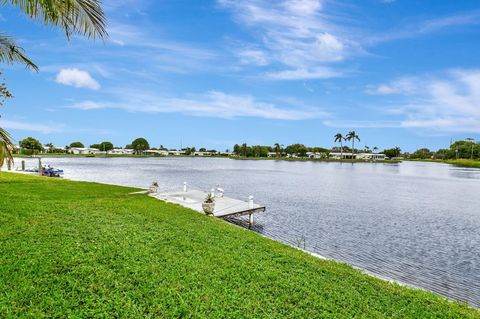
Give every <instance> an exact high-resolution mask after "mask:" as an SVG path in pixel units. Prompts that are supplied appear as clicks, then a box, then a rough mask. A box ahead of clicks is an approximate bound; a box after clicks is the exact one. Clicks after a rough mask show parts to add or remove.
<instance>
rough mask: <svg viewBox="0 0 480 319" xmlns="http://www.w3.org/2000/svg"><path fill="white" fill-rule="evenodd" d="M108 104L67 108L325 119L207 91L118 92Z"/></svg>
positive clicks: (309, 110) (318, 113) (314, 112)
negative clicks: (170, 94) (187, 93)
mask: <svg viewBox="0 0 480 319" xmlns="http://www.w3.org/2000/svg"><path fill="white" fill-rule="evenodd" d="M114 94H115V95H116V99H115V100H114V101H111V102H101V101H100V102H96V101H82V102H79V103H74V104H72V105H70V106H69V107H72V108H77V109H82V110H94V109H102V108H111V109H123V110H125V111H128V112H142V113H181V114H185V115H190V116H198V117H216V118H226V119H231V118H237V117H256V118H264V119H273V120H303V119H310V118H318V117H325V116H326V112H324V111H322V110H320V109H319V108H314V107H304V106H302V107H300V108H299V107H293V106H292V105H289V104H288V102H287V105H284V106H278V105H276V104H274V103H271V102H264V101H259V100H257V99H256V98H254V97H253V96H251V95H235V94H227V93H224V92H219V91H210V92H207V93H205V94H203V95H198V96H192V97H180V98H179V97H164V96H160V95H157V94H154V93H152V92H145V91H137V92H133V91H131V90H130V91H128V90H119V91H118V92H117V93H114Z"/></svg>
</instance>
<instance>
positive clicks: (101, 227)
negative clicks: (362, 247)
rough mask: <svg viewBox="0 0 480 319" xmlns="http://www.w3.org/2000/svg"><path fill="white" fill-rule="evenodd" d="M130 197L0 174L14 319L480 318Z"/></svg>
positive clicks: (5, 269)
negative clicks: (151, 318) (19, 317)
mask: <svg viewBox="0 0 480 319" xmlns="http://www.w3.org/2000/svg"><path fill="white" fill-rule="evenodd" d="M131 190H132V189H131V188H126V187H120V186H111V185H103V184H96V183H86V182H73V181H67V180H59V179H48V178H41V177H35V176H28V175H23V174H14V173H3V172H2V173H0V192H1V193H2V203H1V204H2V205H1V210H0V244H1V246H0V247H2V249H1V250H0V291H1V292H2V293H0V313H2V314H4V315H5V316H6V317H15V316H25V317H43V316H46V317H67V316H71V317H112V316H115V317H125V318H137V317H138V318H144V317H163V318H177V317H187V318H193V317H195V318H198V317H200V318H226V317H228V318H237V317H238V318H279V317H282V318H314V317H324V318H352V317H356V318H378V317H388V318H480V312H479V311H478V310H476V309H473V308H469V307H467V306H466V305H464V304H459V303H456V302H450V301H447V300H446V299H444V298H441V297H438V296H436V295H434V294H432V293H429V292H425V291H421V290H415V289H410V288H406V287H403V286H401V285H398V284H393V283H388V282H385V281H383V280H380V279H376V278H373V277H371V276H368V275H366V274H364V273H362V272H360V271H358V270H355V269H353V268H352V267H350V266H348V265H345V264H341V263H337V262H334V261H328V260H321V259H318V258H315V257H313V256H310V255H309V254H307V253H304V252H301V251H299V250H297V249H295V248H292V247H289V246H286V245H284V244H281V243H278V242H275V241H273V240H269V239H267V238H264V237H262V236H260V235H259V234H256V233H254V232H251V231H247V230H244V229H241V228H238V227H231V226H230V225H229V224H227V223H225V222H223V221H219V220H216V219H214V218H211V217H207V216H204V215H201V214H198V213H196V212H193V211H191V210H188V209H185V208H182V207H180V206H177V205H173V204H167V203H164V202H161V201H158V200H156V199H153V198H149V197H147V196H143V195H136V196H132V195H127V193H128V192H129V191H131Z"/></svg>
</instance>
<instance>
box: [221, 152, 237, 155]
mask: <svg viewBox="0 0 480 319" xmlns="http://www.w3.org/2000/svg"><path fill="white" fill-rule="evenodd" d="M217 155H220V156H235V153H233V152H218V153H217Z"/></svg>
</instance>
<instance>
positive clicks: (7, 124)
mask: <svg viewBox="0 0 480 319" xmlns="http://www.w3.org/2000/svg"><path fill="white" fill-rule="evenodd" d="M0 127H2V128H5V129H8V130H21V131H30V132H40V133H44V134H49V133H55V132H62V131H63V125H61V124H58V123H57V124H54V125H52V124H41V123H31V122H23V121H10V120H5V119H0Z"/></svg>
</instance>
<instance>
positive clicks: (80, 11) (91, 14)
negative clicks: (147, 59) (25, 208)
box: [0, 0, 107, 166]
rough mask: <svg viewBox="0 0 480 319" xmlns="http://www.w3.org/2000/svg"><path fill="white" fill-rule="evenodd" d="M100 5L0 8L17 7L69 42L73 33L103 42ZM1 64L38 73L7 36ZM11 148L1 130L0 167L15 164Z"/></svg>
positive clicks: (0, 47) (94, 0)
mask: <svg viewBox="0 0 480 319" xmlns="http://www.w3.org/2000/svg"><path fill="white" fill-rule="evenodd" d="M100 2H101V1H100V0H55V1H53V0H3V1H0V5H11V6H16V7H18V8H19V9H20V10H21V11H22V12H23V13H25V15H27V16H28V17H30V18H32V19H36V20H41V21H43V22H44V24H45V25H52V26H58V27H60V28H62V29H63V30H64V31H65V34H66V36H67V39H70V37H71V36H72V34H81V35H85V36H87V37H89V38H101V39H104V38H106V37H107V30H106V20H105V15H104V12H103V10H102V7H101V6H100ZM0 63H7V64H14V63H20V64H23V65H25V67H26V68H30V69H32V70H34V71H37V72H38V70H39V69H38V66H37V65H36V64H35V63H34V62H32V60H30V59H29V58H28V57H27V56H26V55H25V51H24V49H23V48H22V47H20V46H19V45H18V44H17V43H16V41H15V39H13V38H11V37H9V36H7V35H5V33H0ZM2 93H3V91H2ZM3 96H4V97H5V95H3ZM12 148H13V143H12V140H11V139H10V136H9V135H8V133H7V132H6V131H5V130H3V129H1V128H0V164H3V163H4V161H5V159H7V161H9V162H13V157H12V154H11V149H12ZM0 166H1V165H0Z"/></svg>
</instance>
